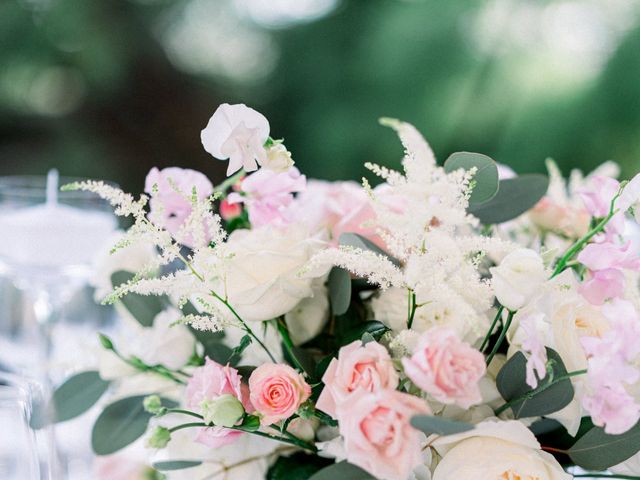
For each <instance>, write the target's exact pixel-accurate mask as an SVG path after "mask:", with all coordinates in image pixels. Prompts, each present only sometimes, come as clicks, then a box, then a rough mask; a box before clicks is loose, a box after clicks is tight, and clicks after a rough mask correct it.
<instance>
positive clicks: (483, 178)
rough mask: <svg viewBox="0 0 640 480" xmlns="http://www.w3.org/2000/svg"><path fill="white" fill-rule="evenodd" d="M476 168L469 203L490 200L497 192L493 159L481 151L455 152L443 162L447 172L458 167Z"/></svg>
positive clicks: (496, 168) (495, 167) (465, 168)
mask: <svg viewBox="0 0 640 480" xmlns="http://www.w3.org/2000/svg"><path fill="white" fill-rule="evenodd" d="M472 168H475V169H476V173H475V174H474V175H473V180H472V181H473V182H474V183H475V184H474V186H473V190H472V192H471V196H470V197H469V205H472V206H473V205H479V204H482V203H485V202H487V201H489V200H491V199H492V198H493V197H494V196H495V195H496V193H497V192H498V166H497V165H496V162H494V161H493V159H491V158H489V157H487V156H486V155H482V154H481V153H472V152H456V153H453V154H452V155H451V156H449V158H447V160H446V161H445V162H444V169H445V171H446V172H447V173H449V172H453V171H455V170H458V169H463V170H466V171H468V170H471V169H472Z"/></svg>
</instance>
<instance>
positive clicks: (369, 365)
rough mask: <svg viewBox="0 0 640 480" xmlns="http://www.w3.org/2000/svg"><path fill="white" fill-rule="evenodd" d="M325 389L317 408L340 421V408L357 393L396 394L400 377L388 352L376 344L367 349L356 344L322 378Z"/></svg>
mask: <svg viewBox="0 0 640 480" xmlns="http://www.w3.org/2000/svg"><path fill="white" fill-rule="evenodd" d="M322 382H323V383H324V389H323V390H322V393H321V394H320V397H319V398H318V402H317V403H316V407H317V408H318V409H320V410H322V411H323V412H325V413H327V414H328V415H331V416H332V417H334V418H335V417H336V408H337V407H339V406H340V405H342V404H343V403H344V402H345V401H346V400H347V399H348V398H349V397H350V396H351V395H352V394H353V393H354V392H357V391H365V392H377V391H378V390H382V389H391V390H394V389H395V388H396V387H397V386H398V374H397V372H396V370H395V368H394V367H393V364H392V362H391V357H389V353H388V352H387V350H386V349H385V348H384V347H383V346H382V345H380V344H379V343H376V342H369V343H367V344H366V345H363V344H362V342H361V341H360V340H356V341H355V342H353V343H350V344H349V345H345V346H344V347H342V348H341V349H340V351H339V352H338V358H337V359H335V358H334V359H333V360H331V363H330V364H329V367H328V368H327V371H326V372H325V374H324V376H323V377H322Z"/></svg>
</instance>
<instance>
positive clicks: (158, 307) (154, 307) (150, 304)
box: [111, 270, 170, 327]
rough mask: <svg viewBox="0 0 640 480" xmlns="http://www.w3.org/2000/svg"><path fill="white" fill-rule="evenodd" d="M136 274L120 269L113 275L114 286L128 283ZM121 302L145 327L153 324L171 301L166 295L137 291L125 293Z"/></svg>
mask: <svg viewBox="0 0 640 480" xmlns="http://www.w3.org/2000/svg"><path fill="white" fill-rule="evenodd" d="M134 276H135V275H134V274H133V273H131V272H127V271H124V270H120V271H117V272H115V273H114V274H113V275H111V283H112V285H113V286H114V287H118V286H120V285H122V284H123V283H127V282H128V281H129V280H131V279H132V278H133V277H134ZM120 302H121V303H122V305H123V306H124V307H125V308H126V309H127V311H128V312H129V313H130V314H131V316H132V317H133V318H135V319H136V320H137V321H138V323H140V325H142V326H143V327H150V326H152V325H153V320H154V318H156V316H157V315H158V314H159V313H160V312H162V310H164V308H165V306H166V305H169V303H170V302H169V299H168V298H167V297H166V296H164V295H163V296H155V295H138V294H137V293H129V294H127V295H125V296H124V297H122V298H121V299H120Z"/></svg>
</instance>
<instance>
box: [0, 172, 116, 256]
mask: <svg viewBox="0 0 640 480" xmlns="http://www.w3.org/2000/svg"><path fill="white" fill-rule="evenodd" d="M57 192H58V172H57V171H56V170H52V171H50V172H49V175H48V176H47V196H46V199H47V200H46V203H43V204H41V205H36V206H30V207H24V208H19V209H16V210H11V211H7V212H0V258H2V259H3V260H4V261H5V262H6V263H8V264H10V265H11V266H12V267H14V268H20V267H29V268H38V267H42V268H63V267H69V266H76V265H88V264H89V263H91V262H92V260H93V259H94V257H95V255H96V254H97V253H98V252H99V251H100V249H101V248H104V244H105V240H106V239H107V238H109V237H110V235H111V234H112V233H113V231H114V230H115V229H116V227H117V224H116V220H115V218H114V216H113V215H111V214H109V213H107V212H101V211H98V210H91V209H81V208H76V207H71V206H69V205H62V204H59V203H58V199H57Z"/></svg>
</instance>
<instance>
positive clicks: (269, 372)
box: [249, 363, 311, 425]
mask: <svg viewBox="0 0 640 480" xmlns="http://www.w3.org/2000/svg"><path fill="white" fill-rule="evenodd" d="M249 391H250V392H251V403H253V405H254V407H255V409H256V411H257V412H258V413H259V414H260V415H261V419H260V422H261V423H262V424H263V425H271V424H273V423H276V422H279V421H280V420H284V419H286V418H289V417H290V416H291V415H293V414H294V413H296V411H297V410H298V408H299V407H300V405H301V404H302V403H304V402H305V401H306V400H307V399H308V398H309V396H310V395H311V387H310V386H309V385H308V384H307V382H305V380H304V378H303V377H302V375H300V374H299V373H298V372H296V371H295V370H294V369H293V368H291V367H290V366H288V365H282V364H276V363H266V364H264V365H260V366H259V367H258V368H256V369H255V370H254V371H253V373H252V374H251V377H249Z"/></svg>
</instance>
